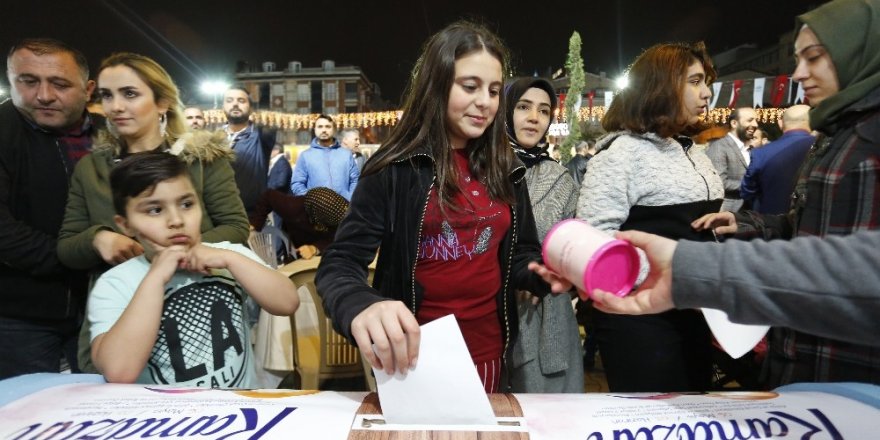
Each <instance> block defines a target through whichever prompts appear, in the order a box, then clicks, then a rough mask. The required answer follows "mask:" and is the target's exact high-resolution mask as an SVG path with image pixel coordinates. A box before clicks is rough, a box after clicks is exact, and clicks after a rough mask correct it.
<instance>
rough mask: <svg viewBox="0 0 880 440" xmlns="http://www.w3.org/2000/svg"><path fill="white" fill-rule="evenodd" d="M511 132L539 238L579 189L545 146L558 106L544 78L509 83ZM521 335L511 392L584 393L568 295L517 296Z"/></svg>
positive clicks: (567, 212)
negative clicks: (524, 166)
mask: <svg viewBox="0 0 880 440" xmlns="http://www.w3.org/2000/svg"><path fill="white" fill-rule="evenodd" d="M505 93H506V95H507V96H506V98H507V109H506V116H507V134H508V136H509V137H510V143H511V145H512V146H513V149H514V151H515V152H516V154H517V156H519V158H520V160H522V161H523V163H525V165H526V185H527V186H528V190H529V198H530V199H531V203H532V211H533V212H534V214H535V225H536V226H537V229H538V239H540V240H541V241H543V240H544V236H545V235H547V231H548V230H550V228H551V227H553V225H554V224H556V223H558V222H559V221H560V220H564V219H567V218H572V217H574V215H575V211H576V210H577V197H578V191H577V187H576V186H575V183H574V180H573V179H572V177H571V174H570V173H569V172H568V169H566V168H565V167H564V166H562V165H561V164H559V163H558V162H556V161H555V160H553V159H552V158H551V157H550V155H549V154H548V153H547V148H546V145H545V144H544V140H545V137H546V135H547V130H548V128H549V127H550V118H551V116H552V115H553V110H554V109H555V108H556V92H555V90H553V86H552V85H550V82H549V81H547V80H545V79H541V78H520V79H518V80H515V81H513V82H512V83H510V85H508V86H507V87H506V91H505ZM517 308H518V312H519V328H520V333H519V338H517V340H516V341H515V342H514V344H513V352H512V353H511V356H510V359H509V362H508V373H509V375H510V387H511V389H510V391H513V392H518V393H522V392H526V393H582V392H583V391H584V371H583V355H582V353H581V344H580V335H579V333H578V325H577V321H576V320H575V315H574V310H573V309H572V305H571V297H570V296H569V295H547V296H545V297H544V298H543V299H540V300H539V299H538V298H537V297H535V296H532V295H531V294H530V293H528V292H521V294H520V295H519V297H518V303H517Z"/></svg>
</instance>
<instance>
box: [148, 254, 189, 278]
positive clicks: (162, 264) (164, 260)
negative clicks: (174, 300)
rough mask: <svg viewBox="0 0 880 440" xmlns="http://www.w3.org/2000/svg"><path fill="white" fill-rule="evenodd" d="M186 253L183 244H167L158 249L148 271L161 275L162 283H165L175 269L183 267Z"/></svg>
mask: <svg viewBox="0 0 880 440" xmlns="http://www.w3.org/2000/svg"><path fill="white" fill-rule="evenodd" d="M186 254H187V251H186V247H184V246H169V247H167V248H163V249H162V250H158V251H157V253H156V255H154V256H153V260H152V262H151V263H150V272H152V273H155V274H156V275H157V276H159V277H161V279H162V281H163V283H167V282H169V281H171V277H172V276H174V272H176V271H177V269H179V268H183V267H184V264H185V262H186Z"/></svg>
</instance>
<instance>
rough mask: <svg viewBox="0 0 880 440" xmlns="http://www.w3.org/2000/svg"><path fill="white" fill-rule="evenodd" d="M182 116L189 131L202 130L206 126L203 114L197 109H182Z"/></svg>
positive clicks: (206, 122)
mask: <svg viewBox="0 0 880 440" xmlns="http://www.w3.org/2000/svg"><path fill="white" fill-rule="evenodd" d="M183 116H184V117H185V118H186V125H188V126H189V128H190V130H204V129H205V126H207V125H208V121H206V120H205V113H204V112H202V109H200V108H198V107H187V108H185V109H183Z"/></svg>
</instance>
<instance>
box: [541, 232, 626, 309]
mask: <svg viewBox="0 0 880 440" xmlns="http://www.w3.org/2000/svg"><path fill="white" fill-rule="evenodd" d="M542 255H543V257H544V265H546V266H547V267H548V268H549V269H550V270H552V271H554V272H556V273H557V274H559V275H560V276H562V277H563V278H565V279H567V280H568V281H570V282H571V283H572V284H574V285H575V286H577V287H578V288H579V289H580V290H581V291H582V292H586V294H587V295H589V296H590V297H592V292H593V290H594V289H602V290H604V291H606V292H611V293H613V294H615V295H617V296H626V295H627V294H628V293H629V292H630V290H632V287H633V285H634V284H635V282H636V278H637V277H638V275H639V254H638V252H636V249H635V248H634V247H633V246H632V245H631V244H629V243H627V242H625V241H623V240H617V239H615V238H613V237H610V236H609V235H608V234H606V233H604V232H602V231H600V230H598V229H596V228H594V227H593V226H590V224H589V223H587V222H585V221H583V220H578V219H569V220H563V221H561V222H559V223H557V224H556V225H555V226H553V228H552V229H550V231H549V232H547V236H546V237H545V238H544V246H543V249H542ZM583 299H587V298H583Z"/></svg>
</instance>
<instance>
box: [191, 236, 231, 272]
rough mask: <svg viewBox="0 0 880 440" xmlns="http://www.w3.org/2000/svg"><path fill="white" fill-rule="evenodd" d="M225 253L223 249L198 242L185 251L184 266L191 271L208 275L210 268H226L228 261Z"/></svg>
mask: <svg viewBox="0 0 880 440" xmlns="http://www.w3.org/2000/svg"><path fill="white" fill-rule="evenodd" d="M226 255H227V251H226V250H224V249H217V248H212V247H209V246H205V245H203V244H201V243H199V244H197V245H195V246H193V247H191V248H190V249H189V250H188V251H187V253H186V259H185V260H184V264H185V266H184V267H185V269H187V270H190V271H193V272H200V273H203V274H205V275H210V274H211V269H226V268H227V266H228V264H229V263H228V262H227V259H226Z"/></svg>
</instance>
